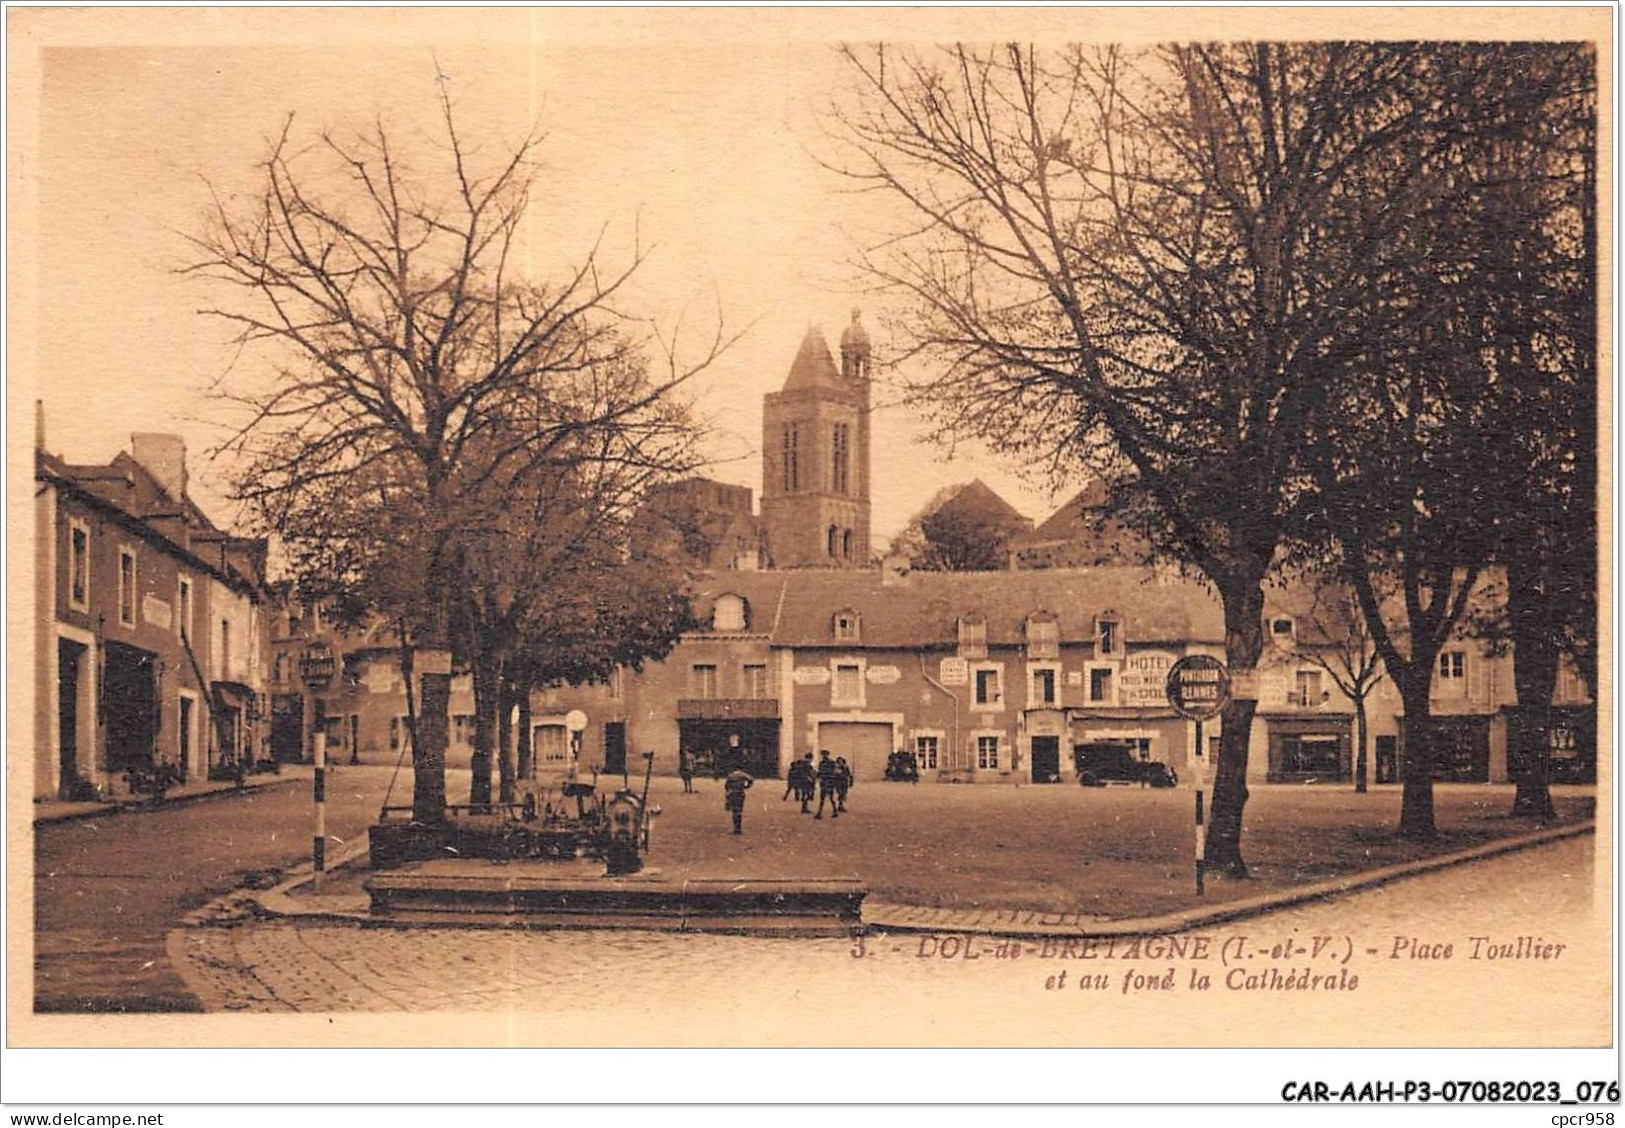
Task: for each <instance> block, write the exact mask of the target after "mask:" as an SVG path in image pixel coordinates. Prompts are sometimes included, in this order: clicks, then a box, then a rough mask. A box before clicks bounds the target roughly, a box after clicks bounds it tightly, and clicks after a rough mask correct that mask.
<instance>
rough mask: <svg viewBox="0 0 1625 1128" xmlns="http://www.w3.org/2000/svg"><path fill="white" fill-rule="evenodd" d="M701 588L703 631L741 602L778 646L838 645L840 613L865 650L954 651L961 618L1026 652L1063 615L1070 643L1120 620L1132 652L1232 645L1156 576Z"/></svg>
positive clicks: (1215, 615) (1194, 594)
mask: <svg viewBox="0 0 1625 1128" xmlns="http://www.w3.org/2000/svg"><path fill="white" fill-rule="evenodd" d="M1159 577H1161V578H1159ZM696 587H697V590H696V599H695V613H696V615H697V616H699V617H700V619H701V620H702V621H708V620H709V617H710V613H711V608H712V607H714V606H715V601H716V597H717V596H718V595H720V594H721V593H723V592H734V593H736V594H739V595H742V596H743V597H744V598H745V599H746V600H747V601H748V602H749V603H750V605H751V611H752V624H751V627H752V630H753V631H759V632H765V631H768V630H771V632H772V641H773V643H774V645H777V646H799V647H808V646H834V645H837V643H836V642H835V640H834V638H833V634H832V631H831V620H832V617H833V616H834V614H835V612H837V611H842V610H852V611H856V612H857V613H858V615H859V617H860V620H861V638H862V645H863V646H866V647H872V646H878V647H908V648H918V647H932V646H952V645H954V644H955V641H956V638H957V623H958V619H959V617H960V616H961V615H968V614H972V613H979V614H981V615H983V616H984V617H985V618H986V619H987V638H988V642H989V643H991V644H994V645H1001V644H1003V645H1018V644H1020V643H1022V642H1023V640H1024V628H1025V624H1026V621H1027V618H1028V617H1029V616H1030V615H1032V614H1033V613H1034V612H1038V611H1048V612H1051V613H1053V614H1055V615H1056V616H1057V617H1058V618H1059V620H1060V627H1061V637H1062V638H1063V639H1068V640H1073V639H1084V638H1090V637H1092V636H1093V633H1094V621H1095V617H1096V616H1097V615H1099V614H1100V613H1102V612H1105V611H1112V612H1115V613H1116V614H1117V615H1118V616H1119V617H1120V619H1121V621H1122V624H1123V634H1124V637H1125V638H1126V639H1127V640H1128V641H1129V642H1130V643H1151V642H1182V641H1200V642H1211V643H1218V642H1222V641H1223V639H1224V619H1223V615H1222V614H1221V611H1220V608H1219V601H1218V598H1217V597H1216V596H1215V595H1214V594H1213V593H1212V592H1211V591H1209V590H1208V589H1207V588H1205V587H1204V586H1203V585H1201V584H1200V583H1197V582H1194V581H1188V580H1168V579H1166V574H1165V573H1158V572H1156V571H1154V570H1152V569H1149V568H1128V567H1107V568H1087V569H1078V570H1073V571H1061V570H1053V571H1045V572H914V573H912V574H911V575H909V576H907V577H906V578H904V579H903V580H901V581H899V582H895V583H892V584H885V583H883V581H882V577H881V573H880V572H878V571H850V570H816V571H815V570H800V571H791V572H758V573H749V572H735V573H727V574H711V575H707V576H704V577H702V578H701V579H700V580H699V581H698V583H697V585H696ZM775 608H777V610H776V614H775ZM764 612H765V613H766V614H767V615H768V616H769V617H768V618H764ZM839 645H842V646H848V647H849V646H850V644H849V643H843V644H839Z"/></svg>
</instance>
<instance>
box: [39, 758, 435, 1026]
mask: <svg viewBox="0 0 1625 1128" xmlns="http://www.w3.org/2000/svg"><path fill="white" fill-rule="evenodd" d="M390 775H391V769H389V768H385V767H345V768H340V769H339V770H338V771H336V772H335V773H334V777H333V780H332V782H331V783H330V784H329V787H328V823H327V825H328V831H329V834H330V835H331V836H332V837H333V838H334V840H335V843H342V842H343V841H347V840H351V839H354V838H358V837H359V836H361V835H363V834H365V828H366V826H367V825H368V824H369V823H370V822H372V820H373V819H374V818H375V817H376V815H377V811H378V805H379V803H380V801H381V797H382V796H383V794H384V792H385V789H386V788H387V787H388V786H389V781H390ZM395 787H396V791H397V793H398V792H399V791H400V789H401V788H403V787H404V788H405V789H406V793H407V794H410V793H411V787H412V777H411V773H410V772H409V771H408V772H403V773H401V777H400V779H398V780H397V781H396V783H395ZM311 810H312V808H311V781H310V780H309V779H308V778H306V779H302V780H299V781H296V782H294V783H291V784H289V785H287V786H280V787H272V788H266V789H264V790H257V791H249V792H245V793H242V794H234V795H230V796H226V797H222V798H212V799H210V800H209V801H207V802H198V803H187V804H172V805H166V806H160V807H156V808H153V809H151V810H146V811H139V812H135V811H127V812H124V813H121V814H118V815H116V816H113V817H108V818H96V817H92V818H82V819H75V820H73V821H69V822H59V823H53V824H49V825H44V826H37V827H35V828H34V902H33V904H34V975H35V982H34V1005H35V1009H36V1010H39V1011H46V1012H94V1013H105V1012H109V1011H115V1012H116V1011H189V1010H196V1009H197V1007H198V1003H197V1001H196V1000H195V999H194V998H192V997H191V995H190V993H189V992H188V991H187V990H186V988H185V986H184V985H183V983H182V982H181V980H180V979H178V978H177V977H176V975H175V973H174V971H173V970H171V968H170V965H169V962H168V961H166V960H165V958H164V952H165V934H166V933H167V932H168V931H169V930H170V929H171V928H173V927H175V925H176V924H178V923H179V922H180V920H181V919H182V917H183V916H185V914H186V913H187V912H188V911H190V910H192V909H195V908H196V907H198V906H199V905H202V904H204V903H205V902H207V901H208V900H209V899H210V898H211V897H214V896H217V895H219V894H221V893H224V892H226V891H228V890H230V889H233V888H235V887H237V886H239V885H241V884H243V883H244V882H245V881H247V880H256V879H257V880H260V881H263V880H265V875H266V874H267V873H275V872H277V871H279V870H281V869H283V868H286V867H288V866H290V865H292V864H294V863H296V862H298V861H300V860H301V859H303V858H305V857H308V856H309V852H310V827H311V819H312V816H311Z"/></svg>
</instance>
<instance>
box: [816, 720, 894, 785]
mask: <svg viewBox="0 0 1625 1128" xmlns="http://www.w3.org/2000/svg"><path fill="white" fill-rule="evenodd" d="M818 747H819V748H828V749H829V754H830V755H831V756H845V757H846V762H847V763H848V764H850V765H851V766H852V776H853V778H854V779H863V780H869V779H884V778H885V777H886V757H887V756H889V755H891V753H892V752H894V751H896V749H894V748H893V747H892V726H891V725H877V724H860V723H858V722H855V721H826V722H824V723H823V724H820V725H819V726H818Z"/></svg>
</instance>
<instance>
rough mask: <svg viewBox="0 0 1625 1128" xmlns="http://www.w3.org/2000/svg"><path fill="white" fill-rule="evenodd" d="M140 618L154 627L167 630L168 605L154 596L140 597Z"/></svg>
mask: <svg viewBox="0 0 1625 1128" xmlns="http://www.w3.org/2000/svg"><path fill="white" fill-rule="evenodd" d="M141 617H142V618H143V619H145V620H146V621H147V622H149V623H151V624H152V625H153V626H155V627H159V628H162V629H163V630H168V629H169V604H168V603H167V602H165V601H164V600H162V599H159V598H158V597H157V596H156V595H144V596H142V597H141Z"/></svg>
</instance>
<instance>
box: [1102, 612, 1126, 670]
mask: <svg viewBox="0 0 1625 1128" xmlns="http://www.w3.org/2000/svg"><path fill="white" fill-rule="evenodd" d="M1122 654H1123V622H1122V620H1121V619H1119V618H1118V617H1117V615H1116V613H1115V612H1112V611H1108V612H1106V613H1105V614H1104V615H1101V616H1100V617H1099V618H1097V619H1096V620H1095V657H1097V658H1119V657H1121V656H1122Z"/></svg>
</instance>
